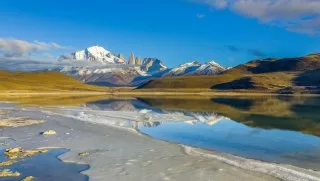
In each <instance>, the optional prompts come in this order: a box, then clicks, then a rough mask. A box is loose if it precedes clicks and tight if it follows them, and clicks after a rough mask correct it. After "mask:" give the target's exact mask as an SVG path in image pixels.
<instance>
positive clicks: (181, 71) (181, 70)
mask: <svg viewBox="0 0 320 181" xmlns="http://www.w3.org/2000/svg"><path fill="white" fill-rule="evenodd" d="M200 66H201V64H200V63H199V62H197V61H193V62H188V63H185V64H181V65H179V66H178V67H176V68H173V69H171V70H170V71H169V72H167V73H165V74H163V77H170V76H181V75H185V74H187V73H190V72H193V71H195V70H197V69H198V68H199V67H200Z"/></svg>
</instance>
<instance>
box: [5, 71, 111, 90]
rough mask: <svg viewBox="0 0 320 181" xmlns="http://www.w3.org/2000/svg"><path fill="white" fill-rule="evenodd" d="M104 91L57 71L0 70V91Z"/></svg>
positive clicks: (101, 88)
mask: <svg viewBox="0 0 320 181" xmlns="http://www.w3.org/2000/svg"><path fill="white" fill-rule="evenodd" d="M58 91H106V88H103V87H97V86H91V85H86V84H84V83H82V82H80V81H78V80H75V79H73V78H72V77H70V76H67V75H65V74H63V73H58V72H7V71H0V92H58Z"/></svg>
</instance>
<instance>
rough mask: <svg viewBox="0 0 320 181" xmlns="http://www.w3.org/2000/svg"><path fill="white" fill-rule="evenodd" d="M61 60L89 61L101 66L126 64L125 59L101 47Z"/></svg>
mask: <svg viewBox="0 0 320 181" xmlns="http://www.w3.org/2000/svg"><path fill="white" fill-rule="evenodd" d="M59 59H60V60H64V59H71V60H77V61H89V62H93V63H101V64H126V61H125V60H124V59H123V58H119V57H117V56H115V55H114V54H113V53H111V52H110V51H108V50H106V49H105V48H103V47H101V46H92V47H88V48H86V49H84V50H80V51H76V52H74V53H72V54H71V55H70V56H65V55H64V56H61V57H60V58H59Z"/></svg>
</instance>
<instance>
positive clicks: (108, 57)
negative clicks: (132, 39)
mask: <svg viewBox="0 0 320 181" xmlns="http://www.w3.org/2000/svg"><path fill="white" fill-rule="evenodd" d="M59 61H63V62H66V61H69V62H74V63H75V64H74V65H71V66H62V67H59V68H57V69H55V71H59V72H63V73H66V74H68V75H71V76H73V77H74V78H76V79H78V80H81V81H83V82H85V83H88V84H93V85H102V86H139V85H141V84H143V83H145V82H147V81H150V80H152V79H154V78H160V77H173V76H191V75H216V74H219V73H221V72H223V71H225V70H226V68H224V67H223V66H221V65H219V64H217V63H216V62H214V61H210V62H208V63H205V64H200V63H199V62H196V61H193V62H188V63H185V64H182V65H179V66H177V67H175V68H168V67H167V66H166V65H165V63H164V62H163V61H161V60H159V59H157V58H144V59H143V60H142V59H141V58H139V57H135V56H134V54H133V53H131V55H130V57H129V59H128V61H127V60H125V58H124V56H123V55H122V54H119V55H118V56H115V55H114V54H113V53H111V52H110V51H108V50H106V49H105V48H103V47H101V46H92V47H88V48H86V49H84V50H79V51H76V52H73V53H71V54H69V55H62V56H60V58H59ZM77 62H89V63H91V64H90V66H87V65H86V66H77V64H76V63H77Z"/></svg>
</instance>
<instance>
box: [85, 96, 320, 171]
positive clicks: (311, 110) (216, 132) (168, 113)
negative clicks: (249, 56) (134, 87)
mask: <svg viewBox="0 0 320 181" xmlns="http://www.w3.org/2000/svg"><path fill="white" fill-rule="evenodd" d="M85 106H86V107H87V108H90V109H93V110H100V111H125V112H138V113H140V114H142V115H143V117H142V118H141V120H139V121H135V122H132V121H129V122H128V127H132V128H135V129H137V130H139V131H140V132H142V133H145V134H147V135H150V136H152V137H154V138H156V139H161V140H166V141H170V142H175V143H179V144H185V145H190V146H194V147H200V148H204V149H208V150H217V151H220V152H226V153H230V154H234V155H238V156H243V157H248V158H254V159H258V160H265V161H270V162H277V163H286V164H292V165H296V166H300V167H305V168H311V169H314V170H320V138H319V137H320V112H319V111H318V110H320V98H318V97H290V96H279V97H274V96H264V97H258V96H254V97H213V98H191V99H185V98H179V97H165V98H135V99H130V100H103V101H96V102H90V103H87V104H86V105H85ZM154 113H156V114H157V115H158V114H159V115H160V116H161V115H162V117H163V119H160V120H161V121H159V119H156V120H155V119H153V114H154ZM158 117H159V116H158Z"/></svg>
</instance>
